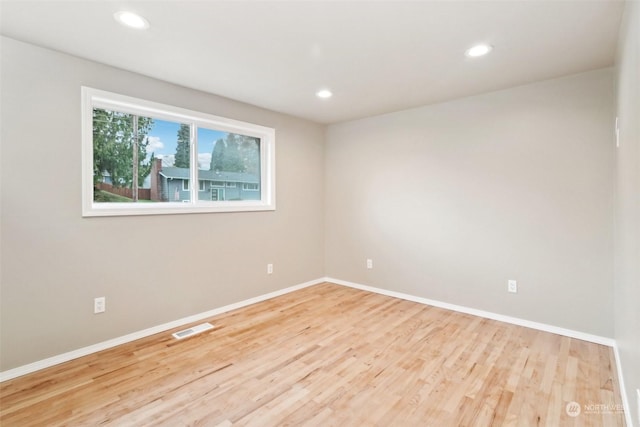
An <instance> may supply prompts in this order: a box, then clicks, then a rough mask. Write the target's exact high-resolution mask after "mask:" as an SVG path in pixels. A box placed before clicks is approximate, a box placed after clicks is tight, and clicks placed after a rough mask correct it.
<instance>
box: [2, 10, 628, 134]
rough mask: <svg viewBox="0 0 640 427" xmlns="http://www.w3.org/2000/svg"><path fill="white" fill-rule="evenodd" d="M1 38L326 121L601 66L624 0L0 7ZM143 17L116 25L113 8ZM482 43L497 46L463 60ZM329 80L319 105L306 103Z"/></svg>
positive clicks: (610, 55)
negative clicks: (135, 25) (137, 24)
mask: <svg viewBox="0 0 640 427" xmlns="http://www.w3.org/2000/svg"><path fill="white" fill-rule="evenodd" d="M0 8H1V9H0V14H1V20H0V25H1V27H0V29H1V32H2V34H3V35H6V36H9V37H12V38H16V39H19V40H23V41H27V42H31V43H34V44H37V45H41V46H45V47H49V48H52V49H56V50H59V51H62V52H68V53H71V54H73V55H77V56H80V57H84V58H89V59H92V60H95V61H99V62H102V63H105V64H109V65H113V66H116V67H120V68H123V69H126V70H131V71H135V72H138V73H141V74H145V75H148V76H151V77H155V78H158V79H162V80H166V81H169V82H172V83H176V84H179V85H183V86H187V87H190V88H194V89H199V90H202V91H205V92H210V93H214V94H218V95H222V96H225V97H229V98H233V99H236V100H240V101H244V102H247V103H250V104H254V105H258V106H261V107H265V108H269V109H272V110H276V111H281V112H285V113H289V114H292V115H295V116H299V117H304V118H308V119H311V120H314V121H316V122H320V123H334V122H339V121H345V120H349V119H354V118H360V117H365V116H371V115H375V114H380V113H385V112H390V111H396V110H401V109H405V108H409V107H414V106H419V105H424V104H430V103H435V102H440V101H444V100H449V99H453V98H458V97H463V96H468V95H473V94H478V93H482V92H487V91H492V90H496V89H502V88H507V87H511V86H515V85H519V84H524V83H528V82H532V81H537V80H542V79H547V78H552V77H557V76H562V75H567V74H571V73H576V72H580V71H586V70H591V69H596V68H601V67H606V66H610V65H612V64H613V62H614V55H615V48H616V39H617V35H618V27H619V24H620V18H621V15H622V10H623V8H624V3H623V2H620V1H610V0H600V1H520V0H511V1H471V2H469V1H411V2H401V1H391V0H389V1H377V2H365V1H351V2H336V1H297V2H274V1H260V2H245V1H236V2H231V1H226V2H220V1H159V0H157V1H127V0H119V1H88V0H85V1H66V2H59V1H2V2H1V3H0ZM125 9H126V10H131V11H135V12H137V13H139V14H141V15H143V16H144V17H145V18H147V20H148V21H149V22H150V24H151V27H150V28H149V29H148V30H146V31H137V30H132V29H128V28H124V27H122V26H121V25H119V24H118V23H116V22H115V20H114V19H113V14H114V13H115V12H116V11H118V10H125ZM477 42H488V43H490V44H492V45H494V46H495V48H494V51H493V52H492V53H491V54H490V55H489V56H487V57H484V58H475V59H471V58H467V57H465V56H464V51H465V50H466V49H467V48H469V47H470V46H471V45H473V44H475V43H477ZM325 87H327V88H330V89H331V90H332V91H333V93H334V96H333V98H331V99H328V100H322V99H318V98H316V97H315V92H316V91H317V90H318V89H320V88H325Z"/></svg>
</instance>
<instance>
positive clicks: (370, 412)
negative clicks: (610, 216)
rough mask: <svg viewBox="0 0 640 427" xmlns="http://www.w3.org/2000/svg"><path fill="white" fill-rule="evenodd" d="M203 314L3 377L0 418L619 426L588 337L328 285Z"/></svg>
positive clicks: (21, 422) (603, 364) (601, 352)
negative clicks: (186, 324)
mask: <svg viewBox="0 0 640 427" xmlns="http://www.w3.org/2000/svg"><path fill="white" fill-rule="evenodd" d="M209 321H210V322H211V323H213V324H215V329H213V330H210V331H206V332H204V333H202V334H200V335H197V336H195V337H192V338H187V339H184V340H175V339H174V338H173V337H172V336H171V332H175V331H170V332H167V333H163V334H158V335H154V336H152V337H148V338H145V339H141V340H138V341H135V342H132V343H129V344H125V345H122V346H119V347H116V348H113V349H110V350H105V351H103V352H100V353H97V354H93V355H90V356H86V357H83V358H81V359H77V360H74V361H71V362H68V363H65V364H62V365H58V366H55V367H52V368H49V369H46V370H43V371H40V372H37V373H34V374H30V375H27V376H24V377H21V378H16V379H14V380H11V381H6V382H4V383H2V384H1V385H0V396H1V399H2V400H1V402H0V404H1V409H0V424H1V425H2V426H31V425H46V426H52V425H73V426H85V425H86V426H93V425H103V424H106V425H117V426H180V425H199V426H231V425H242V426H260V427H263V426H297V425H305V426H373V425H378V426H409V427H414V426H489V425H511V426H527V425H542V426H562V425H567V426H599V425H607V426H609V425H611V426H622V425H624V417H623V413H622V412H620V411H615V410H614V411H613V413H612V414H607V413H605V412H607V411H605V410H603V409H598V410H591V411H587V410H585V407H584V405H610V404H614V405H619V404H620V396H619V386H618V381H617V378H616V369H615V362H614V358H613V354H612V351H611V349H610V348H608V347H604V346H601V345H597V344H592V343H588V342H584V341H580V340H576V339H571V338H567V337H562V336H559V335H554V334H551V333H547V332H540V331H536V330H533V329H528V328H524V327H520V326H514V325H510V324H505V323H501V322H497V321H493V320H488V319H483V318H480V317H474V316H471V315H466V314H460V313H456V312H451V311H447V310H443V309H439V308H435V307H430V306H425V305H421V304H417V303H414V302H409V301H404V300H400V299H395V298H390V297H387V296H382V295H378V294H373V293H369V292H365V291H360V290H356V289H351V288H347V287H342V286H338V285H333V284H322V285H317V286H312V287H309V288H306V289H302V290H299V291H296V292H293V293H290V294H287V295H284V296H281V297H278V298H274V299H272V300H268V301H265V302H261V303H258V304H255V305H252V306H248V307H245V308H242V309H239V310H235V311H232V312H229V313H225V314H222V315H219V316H216V317H213V318H212V319H209ZM180 329H184V328H180ZM571 401H575V402H578V403H579V404H580V405H581V410H582V413H580V414H579V415H578V416H577V417H570V416H568V415H567V413H566V410H565V408H566V406H567V403H569V402H571ZM588 408H592V409H593V408H594V407H592V406H588V407H586V409H588ZM587 412H590V413H587Z"/></svg>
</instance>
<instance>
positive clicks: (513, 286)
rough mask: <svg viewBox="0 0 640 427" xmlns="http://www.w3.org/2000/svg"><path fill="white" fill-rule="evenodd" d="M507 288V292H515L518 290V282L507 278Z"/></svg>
mask: <svg viewBox="0 0 640 427" xmlns="http://www.w3.org/2000/svg"><path fill="white" fill-rule="evenodd" d="M507 290H508V291H509V292H511V293H512V294H515V293H517V292H518V282H516V281H515V280H509V281H508V282H507Z"/></svg>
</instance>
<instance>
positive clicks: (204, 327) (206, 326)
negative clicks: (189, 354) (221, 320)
mask: <svg viewBox="0 0 640 427" xmlns="http://www.w3.org/2000/svg"><path fill="white" fill-rule="evenodd" d="M209 329H213V325H212V324H211V323H203V324H202V325H198V326H194V327H192V328H189V329H185V330H184V331H178V332H176V333H174V334H172V335H173V337H174V338H176V339H179V340H181V339H183V338H187V337H190V336H192V335H196V334H199V333H200V332H204V331H208V330H209Z"/></svg>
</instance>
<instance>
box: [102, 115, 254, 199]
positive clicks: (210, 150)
mask: <svg viewBox="0 0 640 427" xmlns="http://www.w3.org/2000/svg"><path fill="white" fill-rule="evenodd" d="M192 129H196V133H197V154H196V155H197V159H196V162H195V164H197V172H196V174H195V175H194V174H192V170H191V168H192V166H193V165H194V162H192V159H191V156H192V155H193V154H192V153H194V151H193V150H192V147H193V144H192V143H191V141H192V135H191V132H192ZM194 176H195V179H197V186H196V188H197V189H198V191H197V195H198V197H197V201H209V202H210V201H214V202H215V201H234V200H260V199H261V193H260V176H261V174H260V138H257V137H253V136H247V135H240V134H236V133H230V132H224V131H220V130H215V129H209V128H205V127H197V126H195V125H193V126H192V125H191V124H187V123H179V122H173V121H168V120H162V119H157V118H153V117H143V116H138V115H135V114H130V113H124V112H119V111H114V110H109V109H103V108H93V201H94V202H95V203H161V202H185V203H187V202H191V195H192V192H191V188H192V183H191V181H192V180H193V179H194Z"/></svg>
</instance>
